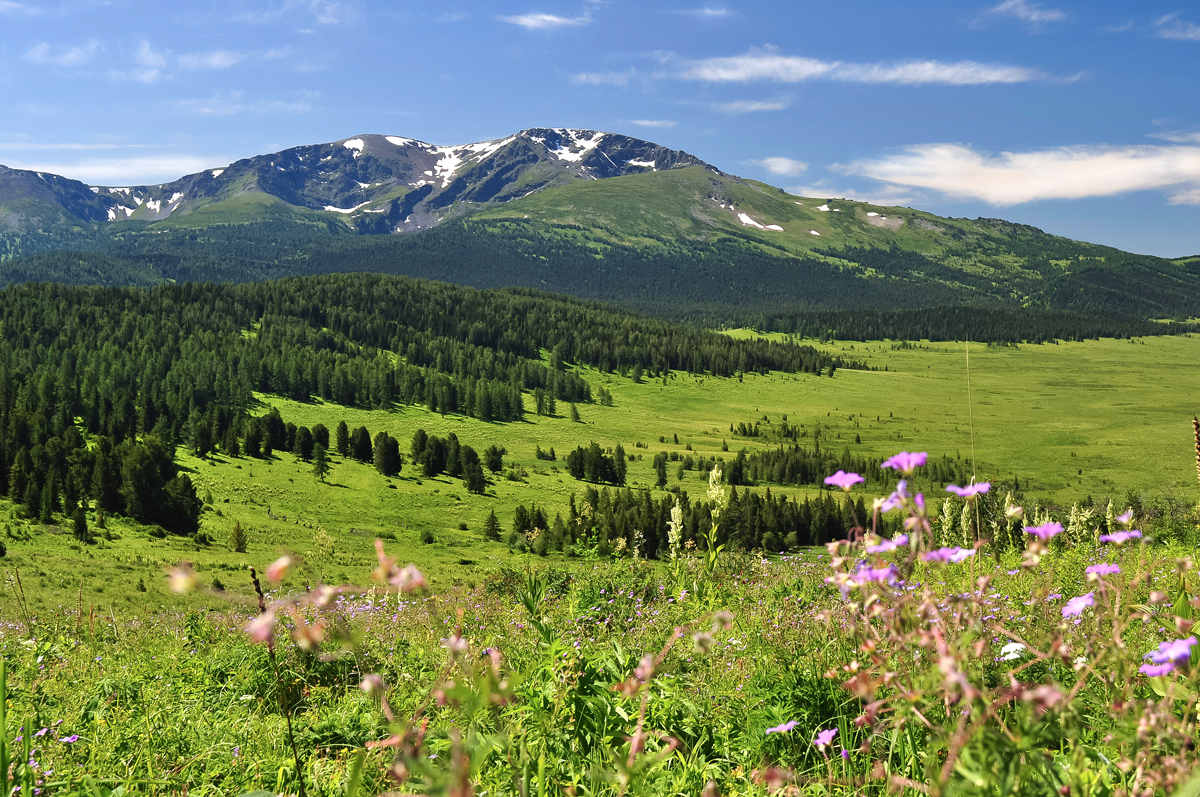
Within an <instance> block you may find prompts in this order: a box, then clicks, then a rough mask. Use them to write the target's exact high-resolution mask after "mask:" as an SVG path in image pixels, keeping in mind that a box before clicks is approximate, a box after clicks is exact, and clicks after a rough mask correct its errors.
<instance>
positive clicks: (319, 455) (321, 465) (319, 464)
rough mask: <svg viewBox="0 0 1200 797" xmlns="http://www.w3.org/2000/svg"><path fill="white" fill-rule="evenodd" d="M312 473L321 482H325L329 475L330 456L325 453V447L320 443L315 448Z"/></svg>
mask: <svg viewBox="0 0 1200 797" xmlns="http://www.w3.org/2000/svg"><path fill="white" fill-rule="evenodd" d="M312 472H313V475H314V476H316V477H317V478H318V479H320V480H321V481H325V477H326V476H327V475H328V474H329V455H328V454H326V453H325V446H323V445H321V444H320V443H317V444H316V445H314V446H313V469H312Z"/></svg>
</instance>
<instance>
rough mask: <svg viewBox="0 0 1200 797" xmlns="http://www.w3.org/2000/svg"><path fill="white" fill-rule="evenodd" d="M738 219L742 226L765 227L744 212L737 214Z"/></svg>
mask: <svg viewBox="0 0 1200 797" xmlns="http://www.w3.org/2000/svg"><path fill="white" fill-rule="evenodd" d="M738 221H740V222H741V223H742V224H743V225H744V226H747V227H757V228H758V229H760V230H765V229H767V228H766V227H764V226H762V225H761V224H759V223H758V222H757V221H755V220H754V219H752V218H750V217H749V216H747V215H746V214H745V213H739V214H738Z"/></svg>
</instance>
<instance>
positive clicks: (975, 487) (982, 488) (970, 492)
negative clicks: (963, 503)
mask: <svg viewBox="0 0 1200 797" xmlns="http://www.w3.org/2000/svg"><path fill="white" fill-rule="evenodd" d="M990 489H992V483H991V482H979V483H978V484H969V485H967V486H966V487H959V486H958V485H957V484H948V485H946V492H948V493H954V494H955V495H957V496H958V497H959V498H974V497H975V496H977V495H979V494H981V493H986V492H987V491H988V490H990Z"/></svg>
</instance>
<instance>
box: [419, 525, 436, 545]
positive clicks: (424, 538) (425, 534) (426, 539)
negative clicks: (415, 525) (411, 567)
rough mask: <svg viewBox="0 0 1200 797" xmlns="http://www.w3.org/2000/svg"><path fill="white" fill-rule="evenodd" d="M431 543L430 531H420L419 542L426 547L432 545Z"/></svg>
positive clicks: (431, 535)
mask: <svg viewBox="0 0 1200 797" xmlns="http://www.w3.org/2000/svg"><path fill="white" fill-rule="evenodd" d="M433 541H434V537H433V532H432V531H431V530H430V529H422V530H421V542H423V543H425V544H426V545H430V544H432V543H433Z"/></svg>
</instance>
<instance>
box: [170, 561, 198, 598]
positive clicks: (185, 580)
mask: <svg viewBox="0 0 1200 797" xmlns="http://www.w3.org/2000/svg"><path fill="white" fill-rule="evenodd" d="M167 578H168V580H169V581H170V582H171V591H172V592H178V593H179V594H180V595H185V594H187V593H189V592H192V591H193V590H195V589H196V587H197V586H199V584H200V579H198V578H196V574H195V573H194V572H193V571H192V566H191V565H189V564H188V563H187V562H183V563H182V564H180V565H179V567H173V568H171V569H170V570H168V571H167Z"/></svg>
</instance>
